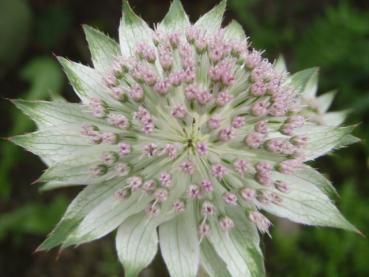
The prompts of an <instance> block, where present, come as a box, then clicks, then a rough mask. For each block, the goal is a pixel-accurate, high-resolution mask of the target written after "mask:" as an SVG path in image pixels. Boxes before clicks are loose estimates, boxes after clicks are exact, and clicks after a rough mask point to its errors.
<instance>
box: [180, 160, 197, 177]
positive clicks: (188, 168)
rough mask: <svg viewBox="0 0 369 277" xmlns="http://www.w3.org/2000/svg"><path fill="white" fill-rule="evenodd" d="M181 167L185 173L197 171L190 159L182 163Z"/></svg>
mask: <svg viewBox="0 0 369 277" xmlns="http://www.w3.org/2000/svg"><path fill="white" fill-rule="evenodd" d="M180 168H181V170H182V171H183V172H184V173H187V174H190V175H191V174H193V173H194V171H195V168H194V166H193V163H192V162H191V161H190V160H186V161H184V162H182V163H181V164H180Z"/></svg>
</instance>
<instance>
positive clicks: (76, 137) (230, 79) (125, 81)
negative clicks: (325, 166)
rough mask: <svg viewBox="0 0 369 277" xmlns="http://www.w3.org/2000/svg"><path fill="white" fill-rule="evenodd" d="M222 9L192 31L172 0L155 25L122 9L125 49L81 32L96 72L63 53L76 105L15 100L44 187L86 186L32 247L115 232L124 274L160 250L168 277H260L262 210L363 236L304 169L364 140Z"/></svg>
mask: <svg viewBox="0 0 369 277" xmlns="http://www.w3.org/2000/svg"><path fill="white" fill-rule="evenodd" d="M225 9H226V2H225V1H222V2H221V3H220V4H218V5H217V6H216V7H214V8H213V9H212V10H211V11H210V12H208V13H207V14H205V15H203V16H202V17H201V18H200V19H199V20H198V21H197V22H196V23H194V24H191V23H190V21H189V18H188V16H187V15H186V13H185V12H184V10H183V7H182V5H181V3H180V1H179V0H174V1H173V3H172V4H171V6H170V9H169V11H168V13H167V15H166V16H165V18H164V19H163V21H162V22H161V23H159V24H157V25H156V26H155V29H151V28H150V27H149V25H148V24H147V23H145V21H143V20H142V19H141V18H140V17H138V16H137V15H136V14H135V13H134V12H133V10H132V9H131V7H130V6H129V4H128V2H126V1H124V4H123V17H122V20H121V23H120V26H119V44H118V43H117V42H116V41H114V40H112V39H111V38H109V37H108V36H106V35H105V34H103V33H102V32H100V31H98V30H96V29H94V28H92V27H89V26H84V27H83V29H84V31H85V34H86V39H87V42H88V45H89V47H90V51H91V56H92V63H93V66H94V67H89V66H85V65H82V64H79V63H75V62H72V61H69V60H67V59H65V58H58V59H59V61H60V63H61V65H62V66H63V68H64V71H65V73H66V75H67V77H68V79H69V81H70V83H71V85H72V86H73V88H74V90H75V92H76V94H77V95H78V96H79V98H80V100H81V103H76V104H72V103H67V102H64V101H54V102H47V101H25V100H14V103H15V105H16V106H17V107H18V108H19V109H21V110H22V111H23V112H24V113H25V114H27V115H28V116H29V117H30V118H32V119H33V120H34V121H35V123H36V125H37V127H38V131H36V132H33V133H30V134H26V135H19V136H15V137H13V138H11V140H12V141H13V142H14V143H16V144H18V145H20V146H22V147H24V148H25V149H27V150H29V151H30V152H32V153H34V154H36V155H38V156H39V157H40V158H41V159H42V160H43V161H44V162H45V164H46V165H47V166H48V169H47V170H46V171H45V172H44V173H43V174H42V175H41V177H40V179H39V181H40V182H43V183H44V185H43V187H42V189H43V190H49V189H55V188H61V187H67V186H83V189H82V191H81V192H80V193H79V194H78V195H77V197H76V198H75V199H74V200H73V201H72V203H71V204H70V206H69V207H68V209H67V211H66V212H65V214H64V216H63V218H62V219H61V221H60V222H59V223H58V225H57V226H56V227H55V229H54V230H53V231H52V232H51V233H50V235H49V236H48V238H47V239H46V240H45V241H44V242H43V243H42V244H41V245H40V246H39V248H38V250H46V251H47V250H50V249H52V248H54V247H57V246H60V247H61V249H64V248H66V247H68V246H72V245H80V244H82V243H85V242H90V241H92V240H95V239H98V238H101V237H103V236H105V235H107V234H109V233H111V232H113V231H114V230H117V232H116V249H117V255H118V258H119V260H120V261H121V263H122V264H123V267H124V270H125V274H126V275H125V276H128V277H130V276H137V275H138V274H139V273H140V272H141V271H142V270H143V269H144V268H146V267H147V266H148V265H149V264H150V263H151V261H152V260H153V258H154V257H155V255H156V254H157V252H158V250H159V248H160V252H161V255H162V256H163V259H164V262H165V263H166V265H167V269H168V271H169V273H170V275H171V276H174V277H182V276H183V277H191V276H197V275H198V272H199V270H200V268H201V271H204V272H206V273H207V274H208V275H209V276H219V277H224V276H236V277H238V276H240V277H241V276H242V277H244V276H252V277H259V276H265V275H266V273H265V268H264V259H263V253H262V251H261V249H260V238H259V233H262V234H264V233H268V234H269V227H270V226H271V222H270V221H269V219H268V218H267V217H266V216H265V215H263V214H262V213H261V212H263V211H265V212H267V213H270V214H272V215H276V216H279V217H282V218H286V219H289V220H291V221H294V222H297V223H302V224H306V225H315V226H329V227H337V228H342V229H346V230H350V231H356V232H358V231H357V229H356V228H355V227H354V226H353V225H351V224H350V223H349V222H348V221H347V220H346V219H345V218H344V217H343V216H342V215H341V214H340V212H339V211H338V209H337V208H336V207H335V205H334V204H333V202H332V200H331V199H330V197H335V196H336V194H337V193H336V191H335V189H334V187H333V186H332V184H331V183H330V182H329V181H328V180H327V179H326V178H325V177H324V176H323V175H321V174H320V173H319V172H318V171H316V170H315V169H313V168H312V167H310V166H309V165H306V164H305V162H308V161H310V160H313V159H316V158H318V157H320V156H322V155H325V154H327V153H329V152H331V151H333V150H335V149H337V148H340V147H343V146H345V145H348V144H351V143H354V142H356V141H358V139H357V138H355V137H354V136H352V135H351V132H352V130H353V128H354V127H353V126H348V127H340V125H341V124H342V123H343V121H344V120H345V116H346V114H347V112H327V110H328V108H329V106H330V105H331V103H332V101H333V98H334V96H335V92H329V93H326V94H323V95H321V96H317V95H316V93H317V82H318V70H317V69H315V68H312V69H306V70H303V71H300V72H297V73H295V74H293V75H289V74H288V73H287V69H286V66H285V63H284V61H283V59H282V58H279V59H278V60H277V61H275V62H274V63H273V64H272V63H270V62H268V61H267V60H266V59H263V58H262V56H261V52H259V51H256V50H255V49H251V48H250V45H249V44H248V38H247V37H246V35H245V34H244V32H243V29H242V27H241V25H240V24H239V23H237V22H236V21H232V22H231V23H230V24H229V25H228V26H226V27H224V28H222V27H221V25H222V19H223V14H224V12H225Z"/></svg>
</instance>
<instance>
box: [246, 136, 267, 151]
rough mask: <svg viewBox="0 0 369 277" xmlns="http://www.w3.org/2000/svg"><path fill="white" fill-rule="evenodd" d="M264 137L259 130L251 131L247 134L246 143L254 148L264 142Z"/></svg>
mask: <svg viewBox="0 0 369 277" xmlns="http://www.w3.org/2000/svg"><path fill="white" fill-rule="evenodd" d="M264 139H265V135H263V134H261V133H257V132H251V133H250V134H248V135H247V136H246V138H245V144H246V145H247V146H248V147H250V148H252V149H256V148H259V147H260V146H261V145H262V144H263V142H264Z"/></svg>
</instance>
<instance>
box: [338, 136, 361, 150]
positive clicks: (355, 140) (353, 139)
mask: <svg viewBox="0 0 369 277" xmlns="http://www.w3.org/2000/svg"><path fill="white" fill-rule="evenodd" d="M358 142H361V139H360V138H358V137H355V136H353V135H347V136H345V137H344V138H343V139H342V140H341V142H340V144H339V145H338V147H343V146H347V145H350V144H354V143H358Z"/></svg>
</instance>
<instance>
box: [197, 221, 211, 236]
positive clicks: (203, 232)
mask: <svg viewBox="0 0 369 277" xmlns="http://www.w3.org/2000/svg"><path fill="white" fill-rule="evenodd" d="M210 231H211V229H210V225H209V224H207V223H203V224H201V225H200V226H199V235H200V237H207V236H209V235H210Z"/></svg>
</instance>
